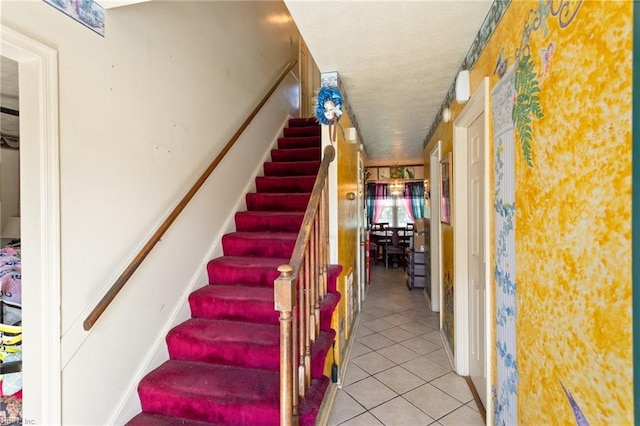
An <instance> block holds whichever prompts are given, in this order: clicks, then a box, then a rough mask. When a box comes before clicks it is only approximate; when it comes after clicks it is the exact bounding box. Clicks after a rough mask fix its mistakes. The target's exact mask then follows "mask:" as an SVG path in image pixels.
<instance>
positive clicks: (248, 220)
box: [235, 212, 304, 232]
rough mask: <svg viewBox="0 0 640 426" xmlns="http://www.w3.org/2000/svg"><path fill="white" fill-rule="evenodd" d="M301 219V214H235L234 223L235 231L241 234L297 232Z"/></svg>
mask: <svg viewBox="0 0 640 426" xmlns="http://www.w3.org/2000/svg"><path fill="white" fill-rule="evenodd" d="M303 219H304V213H303V212H293V214H291V213H290V214H286V215H270V216H263V215H259V214H254V212H241V213H237V214H236V217H235V222H236V230H237V231H241V232H252V231H256V232H298V231H299V230H300V227H301V226H302V221H303Z"/></svg>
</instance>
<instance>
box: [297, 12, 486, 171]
mask: <svg viewBox="0 0 640 426" xmlns="http://www.w3.org/2000/svg"><path fill="white" fill-rule="evenodd" d="M491 3H492V1H491V0H473V1H462V0H438V1H436V0H422V1H373V0H370V1H347V0H342V1H318V0H313V1H309V0H285V4H286V5H287V7H288V9H289V12H290V13H291V16H292V17H293V20H294V21H295V23H296V25H297V26H298V29H299V31H300V33H301V35H302V37H303V38H304V40H305V42H306V43H307V46H308V48H309V51H310V52H311V55H312V56H313V58H314V59H315V60H316V63H317V64H318V67H319V68H320V71H321V72H329V71H337V72H338V74H339V76H340V80H341V82H342V85H343V86H344V89H345V91H346V95H347V97H348V99H349V103H350V105H351V109H352V111H353V113H354V114H355V116H356V118H357V121H358V126H359V128H360V129H359V130H360V132H361V134H360V136H361V138H362V140H363V141H364V145H365V151H366V153H367V164H368V165H389V164H394V163H397V164H399V165H403V164H422V163H423V143H424V140H425V137H426V134H427V131H428V129H429V127H430V126H431V123H432V122H433V120H434V119H435V117H436V114H437V113H438V110H439V109H440V104H441V103H442V101H443V100H444V98H445V96H446V94H447V91H448V90H449V88H450V87H451V85H452V83H453V81H454V80H455V78H456V75H457V73H458V71H459V69H460V65H461V64H462V61H463V60H464V58H465V56H466V54H467V52H468V50H469V48H470V47H471V44H472V42H473V39H474V38H475V36H476V34H477V33H478V30H479V29H480V26H481V25H482V22H483V21H484V18H485V17H486V15H487V13H488V11H489V8H490V7H491Z"/></svg>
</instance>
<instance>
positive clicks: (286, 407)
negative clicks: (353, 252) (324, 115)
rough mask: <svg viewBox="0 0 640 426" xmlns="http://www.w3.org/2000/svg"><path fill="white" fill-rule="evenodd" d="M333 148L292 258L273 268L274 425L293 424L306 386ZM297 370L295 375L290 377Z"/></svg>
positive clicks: (322, 276) (323, 265) (321, 286)
mask: <svg viewBox="0 0 640 426" xmlns="http://www.w3.org/2000/svg"><path fill="white" fill-rule="evenodd" d="M335 155H336V154H335V148H334V147H333V146H327V147H326V148H325V149H324V156H323V158H322V162H321V164H320V170H319V171H318V175H317V177H316V181H315V183H314V185H313V190H312V194H311V197H310V199H309V203H308V204H307V210H306V211H305V214H304V218H303V220H302V226H301V228H300V232H299V233H298V237H297V239H296V244H295V247H294V249H293V253H292V255H291V258H290V260H289V263H288V264H286V265H281V266H280V267H279V268H278V271H279V272H280V276H279V277H278V278H277V279H276V280H275V282H274V302H275V309H276V310H277V311H279V312H280V425H281V426H292V425H296V424H298V423H299V412H298V410H299V400H300V398H304V396H305V392H306V390H307V388H308V387H309V386H310V384H311V356H312V351H311V345H312V344H313V342H314V341H315V340H316V337H317V336H318V335H319V333H320V302H321V301H322V299H323V298H324V297H325V295H326V294H327V269H328V268H327V265H328V252H329V250H328V247H329V234H328V226H327V220H328V197H327V192H328V188H327V187H328V185H327V183H328V176H329V164H330V163H331V162H332V161H333V160H334V158H335ZM296 369H297V374H296Z"/></svg>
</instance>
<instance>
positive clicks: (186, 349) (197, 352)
mask: <svg viewBox="0 0 640 426" xmlns="http://www.w3.org/2000/svg"><path fill="white" fill-rule="evenodd" d="M275 343H276V344H274V345H273V346H269V347H265V346H260V347H251V346H247V345H242V344H234V343H230V342H224V345H223V346H224V347H223V348H222V347H221V346H222V345H206V344H205V343H203V342H199V341H198V340H195V339H194V340H187V341H185V340H180V339H177V338H175V339H173V338H167V347H168V349H169V358H170V359H180V360H185V361H199V362H210V363H214V364H224V365H234V366H236V367H247V368H262V369H265V370H271V371H279V370H280V346H279V345H278V344H277V343H278V342H277V341H276V342H275Z"/></svg>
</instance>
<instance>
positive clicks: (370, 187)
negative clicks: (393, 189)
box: [366, 183, 389, 223]
mask: <svg viewBox="0 0 640 426" xmlns="http://www.w3.org/2000/svg"><path fill="white" fill-rule="evenodd" d="M387 198H389V190H388V188H387V184H386V183H368V184H367V201H366V203H367V217H368V218H369V221H370V223H376V222H377V221H378V219H379V218H380V214H381V213H382V209H384V203H381V202H378V201H379V200H386V199H387Z"/></svg>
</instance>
